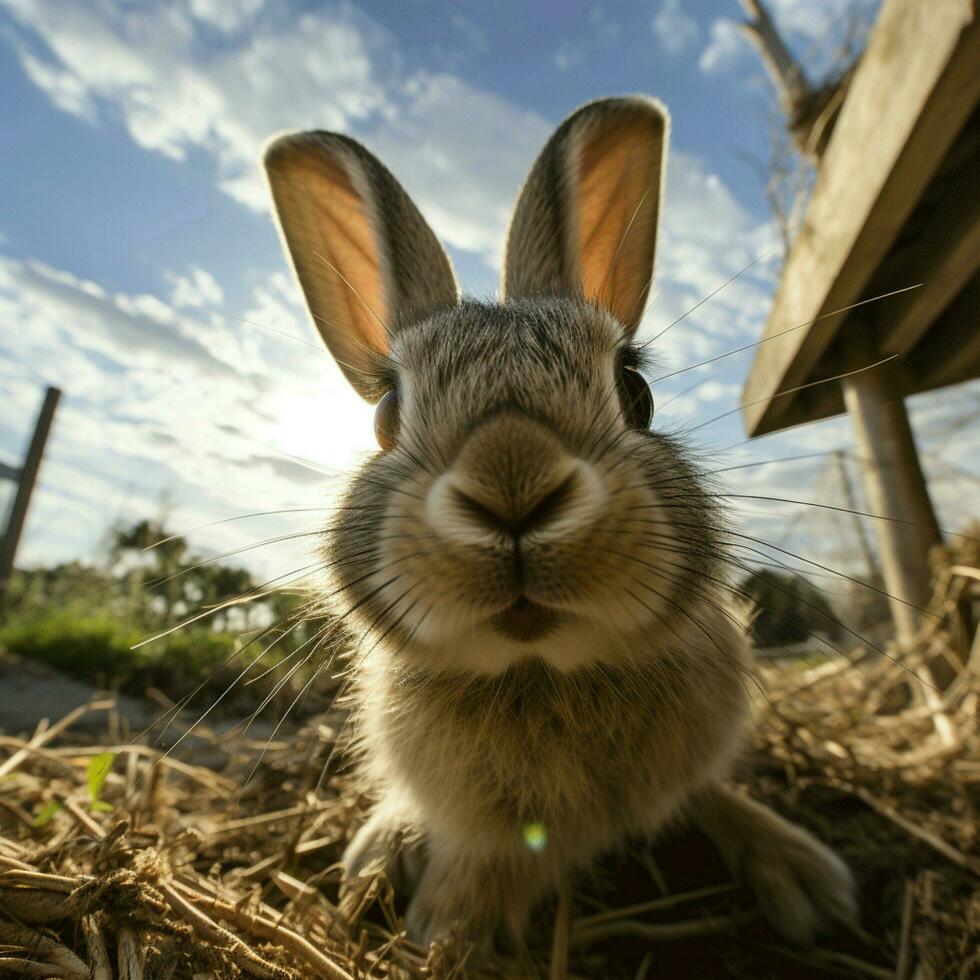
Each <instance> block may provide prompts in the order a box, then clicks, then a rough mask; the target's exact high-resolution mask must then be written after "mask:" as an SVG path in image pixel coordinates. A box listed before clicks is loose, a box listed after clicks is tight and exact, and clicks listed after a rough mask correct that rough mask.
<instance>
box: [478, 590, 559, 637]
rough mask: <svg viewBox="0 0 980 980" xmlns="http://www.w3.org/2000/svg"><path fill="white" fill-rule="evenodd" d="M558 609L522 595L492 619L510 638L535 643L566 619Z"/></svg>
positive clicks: (501, 631) (492, 622) (494, 624)
mask: <svg viewBox="0 0 980 980" xmlns="http://www.w3.org/2000/svg"><path fill="white" fill-rule="evenodd" d="M564 618H565V617H564V615H563V614H562V613H561V612H560V611H559V610H557V609H552V608H550V607H548V606H542V605H541V604H540V603H537V602H534V601H533V600H531V599H528V598H527V596H523V595H522V596H521V597H520V598H519V599H518V600H517V601H516V602H514V603H512V604H511V605H509V606H508V607H507V608H506V609H504V610H502V611H501V612H499V613H497V614H496V615H495V616H494V617H493V618H492V619H491V620H490V622H491V624H492V625H493V628H494V629H495V630H497V632H499V633H501V634H503V635H504V636H506V637H507V638H508V639H510V640H516V641H517V642H519V643H533V642H534V641H535V640H542V639H544V638H545V637H546V636H548V634H549V633H553V632H554V631H555V630H556V629H557V628H558V626H559V625H560V624H561V622H562V621H563V619H564Z"/></svg>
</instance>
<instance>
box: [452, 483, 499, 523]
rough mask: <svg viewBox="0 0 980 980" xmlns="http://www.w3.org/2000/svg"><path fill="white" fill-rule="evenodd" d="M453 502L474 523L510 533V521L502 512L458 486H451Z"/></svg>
mask: <svg viewBox="0 0 980 980" xmlns="http://www.w3.org/2000/svg"><path fill="white" fill-rule="evenodd" d="M452 499H453V502H454V503H455V504H456V506H457V507H458V508H459V509H460V510H461V511H462V512H463V513H464V514H466V516H467V517H468V518H470V519H471V520H472V521H473V522H474V523H475V524H480V525H482V526H483V527H485V528H489V529H490V530H491V531H506V532H507V533H508V534H510V533H511V526H510V522H509V521H508V520H507V518H506V517H505V516H503V515H502V514H498V513H497V511H495V510H493V509H492V508H490V507H488V506H487V505H486V504H483V503H481V502H480V501H479V500H475V499H474V498H473V497H470V496H469V495H468V494H465V493H463V491H462V490H460V489H459V488H458V487H454V488H453V493H452Z"/></svg>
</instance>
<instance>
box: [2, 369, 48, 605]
mask: <svg viewBox="0 0 980 980" xmlns="http://www.w3.org/2000/svg"><path fill="white" fill-rule="evenodd" d="M59 398H61V391H60V390H59V389H58V388H48V389H47V391H46V392H45V393H44V401H43V402H42V403H41V410H40V412H38V415H37V421H36V422H35V424H34V435H33V436H32V437H31V442H30V445H29V446H28V448H27V456H26V457H25V459H24V464H23V466H20V467H16V466H10V465H9V464H7V463H0V480H11V481H13V482H14V483H16V484H17V489H16V491H15V492H14V499H13V502H12V503H11V506H10V512H9V514H8V516H7V525H6V528H5V529H4V533H3V537H2V538H0V600H2V599H3V596H4V594H5V593H6V591H7V585H8V583H9V582H10V576H11V574H12V573H13V570H14V559H15V558H16V557H17V546H18V545H19V544H20V536H21V533H22V532H23V530H24V522H25V521H26V520H27V508H28V507H29V506H30V503H31V494H32V493H33V492H34V485H35V483H36V482H37V473H38V470H39V469H40V468H41V459H42V457H43V456H44V446H45V443H46V442H47V441H48V434H49V433H50V431H51V423H52V422H53V421H54V413H55V409H56V408H57V407H58V399H59Z"/></svg>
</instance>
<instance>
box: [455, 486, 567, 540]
mask: <svg viewBox="0 0 980 980" xmlns="http://www.w3.org/2000/svg"><path fill="white" fill-rule="evenodd" d="M574 485H575V474H574V473H571V474H569V475H568V476H567V477H566V478H565V479H564V480H562V482H561V483H560V484H558V486H556V487H553V488H551V489H550V490H548V491H547V492H546V493H544V494H543V495H539V496H535V497H532V498H530V499H527V500H523V501H521V503H520V504H519V505H518V506H506V505H504V503H503V502H502V501H501V502H500V504H498V505H491V504H488V503H486V502H485V501H482V500H476V499H475V498H473V497H471V496H470V495H469V494H466V493H464V492H463V491H462V490H460V489H459V488H458V487H454V488H453V497H454V500H455V503H456V505H457V506H458V507H459V508H460V509H461V510H462V511H463V512H464V513H466V514H467V516H468V517H469V518H471V519H472V520H473V521H474V522H475V523H477V524H480V525H482V526H483V527H484V528H487V529H489V530H492V531H496V532H500V531H503V532H504V533H505V534H508V535H510V536H512V537H514V538H519V537H521V535H524V534H528V533H530V532H531V531H533V530H535V529H536V528H539V527H541V526H542V525H544V524H547V523H548V522H549V521H551V520H553V519H554V518H555V517H557V516H558V514H559V513H560V512H561V510H562V507H563V506H564V505H565V503H566V502H567V501H568V500H569V498H570V497H571V495H572V492H573V488H574Z"/></svg>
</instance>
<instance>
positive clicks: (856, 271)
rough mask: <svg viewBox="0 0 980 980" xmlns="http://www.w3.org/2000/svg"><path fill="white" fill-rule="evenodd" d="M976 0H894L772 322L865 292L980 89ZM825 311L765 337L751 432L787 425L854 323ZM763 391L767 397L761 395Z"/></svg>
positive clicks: (749, 395) (835, 142)
mask: <svg viewBox="0 0 980 980" xmlns="http://www.w3.org/2000/svg"><path fill="white" fill-rule="evenodd" d="M973 6H974V5H973V3H972V2H971V0H933V2H930V3H922V2H921V0H887V2H886V3H885V5H884V7H883V8H882V11H881V14H880V16H879V19H878V22H877V24H876V25H875V28H874V31H873V32H872V35H871V37H870V38H869V41H868V46H867V50H866V52H865V55H864V58H863V59H862V62H861V64H860V66H859V67H858V69H857V71H856V73H855V76H854V81H853V82H852V84H851V90H850V92H849V95H848V98H847V101H846V102H845V104H844V107H843V108H842V110H841V114H840V118H839V120H838V122H837V126H836V129H835V131H834V135H833V138H832V140H831V143H830V146H829V147H828V149H827V153H826V155H825V156H824V158H823V163H822V165H821V168H820V174H819V177H818V179H817V183H816V186H815V188H814V192H813V196H812V198H811V201H810V205H809V207H808V209H807V215H806V219H805V221H804V226H803V228H802V230H801V232H800V234H799V236H798V238H797V240H796V242H795V243H794V246H793V249H792V251H791V253H790V255H789V257H788V259H787V262H786V266H785V269H784V272H783V276H782V280H781V283H780V287H779V290H778V291H777V294H776V298H775V301H774V305H773V309H772V313H771V315H770V317H769V321H768V323H767V326H766V333H767V334H773V333H776V332H778V331H780V330H785V329H786V327H787V326H793V325H795V324H797V323H805V322H808V321H810V320H814V319H816V318H817V317H819V316H822V315H824V314H826V313H828V312H830V311H832V310H834V309H838V308H840V307H843V306H847V305H848V304H850V303H854V302H856V301H857V300H859V299H860V298H861V296H862V291H863V290H864V289H865V287H866V286H867V284H868V282H869V281H870V279H871V277H872V275H873V274H874V272H875V270H876V269H877V268H878V265H879V264H880V262H881V261H882V259H883V258H884V256H885V255H886V254H887V252H888V249H889V247H890V246H891V245H892V243H893V242H894V240H895V238H896V236H897V234H898V232H899V230H900V229H901V228H902V226H903V224H904V223H905V221H906V220H907V219H908V216H909V215H910V214H911V212H912V210H913V208H914V207H915V204H916V202H917V201H918V199H919V197H920V196H921V194H922V191H923V190H924V189H925V187H926V186H927V185H928V182H929V180H930V178H931V177H932V175H933V174H934V173H935V171H936V169H937V167H938V166H939V164H940V163H941V161H942V159H943V156H944V155H945V153H946V152H947V151H948V149H949V147H950V145H951V144H952V142H953V140H954V139H955V138H956V136H957V134H958V132H959V130H960V129H961V127H962V125H963V123H964V122H965V121H966V119H967V118H968V117H969V115H970V113H971V111H972V109H973V107H974V106H975V105H976V103H977V100H978V97H980V68H978V66H980V25H978V22H977V20H976V17H975V14H974V10H973ZM844 319H845V318H844V316H835V317H828V318H827V319H825V320H820V321H818V322H817V323H815V324H814V325H813V327H811V328H809V329H808V330H805V331H793V332H791V333H786V334H784V335H783V336H781V337H779V338H778V339H775V340H773V341H771V342H770V343H767V344H764V345H763V346H761V347H760V348H759V351H758V354H757V356H756V359H755V362H754V363H753V366H752V370H751V372H750V374H749V378H748V381H747V382H746V386H745V391H744V394H743V402H744V403H754V404H746V408H745V409H744V411H743V419H744V421H745V425H746V429H747V430H748V432H749V433H750V434H751V435H760V434H762V433H764V432H769V431H773V430H775V429H778V428H780V427H781V424H782V421H781V420H782V418H783V417H784V416H789V415H792V412H791V411H790V409H791V405H792V402H793V399H792V398H790V397H786V398H777V399H775V400H771V399H772V396H773V395H774V394H776V393H777V392H779V391H781V390H785V389H787V388H791V387H794V386H796V385H800V384H803V383H805V382H806V381H808V380H809V377H808V375H809V372H810V371H811V369H812V368H813V366H814V365H815V364H816V363H817V361H818V360H819V358H820V356H821V355H822V354H823V353H824V351H825V350H826V349H827V346H828V345H829V343H830V342H831V340H832V339H833V338H834V336H835V335H836V333H837V332H838V330H839V329H840V327H841V324H842V323H843V322H844ZM760 399H762V401H761V402H760V401H759V400H760Z"/></svg>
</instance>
